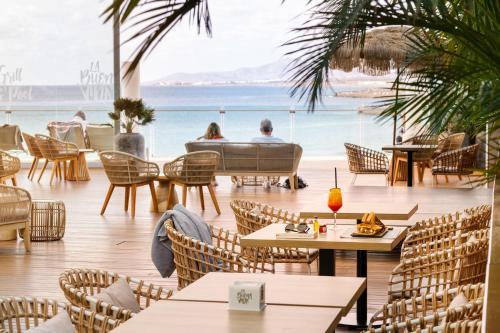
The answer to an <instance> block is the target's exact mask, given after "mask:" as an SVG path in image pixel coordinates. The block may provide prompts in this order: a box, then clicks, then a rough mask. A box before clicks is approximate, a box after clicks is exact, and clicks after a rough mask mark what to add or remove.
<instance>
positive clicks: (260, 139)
mask: <svg viewBox="0 0 500 333" xmlns="http://www.w3.org/2000/svg"><path fill="white" fill-rule="evenodd" d="M260 133H261V134H262V135H261V136H257V137H255V138H253V139H252V142H257V143H284V142H285V141H283V139H280V138H278V137H275V136H273V123H272V122H271V121H270V120H269V119H267V118H266V119H263V120H262V121H261V122H260Z"/></svg>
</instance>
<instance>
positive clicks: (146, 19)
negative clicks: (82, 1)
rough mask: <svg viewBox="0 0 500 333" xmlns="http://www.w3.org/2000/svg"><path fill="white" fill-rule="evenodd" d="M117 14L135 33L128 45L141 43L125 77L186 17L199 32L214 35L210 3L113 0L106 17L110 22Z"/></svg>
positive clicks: (175, 0)
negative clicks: (202, 30)
mask: <svg viewBox="0 0 500 333" xmlns="http://www.w3.org/2000/svg"><path fill="white" fill-rule="evenodd" d="M115 15H118V17H119V22H120V23H121V24H124V23H127V24H128V26H127V29H129V30H130V31H131V36H130V37H129V38H128V39H127V40H126V41H125V42H129V41H132V40H139V45H138V46H137V48H136V49H135V51H134V53H133V54H132V62H131V65H130V67H129V68H128V70H127V73H125V75H127V74H129V73H131V72H133V71H134V69H135V68H136V67H137V66H138V64H139V62H140V61H141V59H142V58H143V57H145V56H147V55H148V54H149V53H150V52H151V51H152V50H153V49H154V48H155V47H156V46H157V45H158V43H159V42H161V41H162V39H163V38H164V37H165V36H166V35H167V33H168V32H170V31H171V30H172V28H173V27H175V25H176V24H178V23H179V22H180V21H181V20H182V19H183V18H185V17H187V18H188V19H189V23H191V24H195V25H196V26H197V28H198V33H200V32H201V29H202V27H203V28H204V29H205V31H206V32H207V34H208V35H211V33H212V23H211V19H210V11H209V9H208V1H207V0H113V2H112V3H111V4H110V5H109V6H108V7H106V9H105V10H104V12H103V13H102V16H103V17H104V21H105V22H108V21H110V20H113V17H114V16H115Z"/></svg>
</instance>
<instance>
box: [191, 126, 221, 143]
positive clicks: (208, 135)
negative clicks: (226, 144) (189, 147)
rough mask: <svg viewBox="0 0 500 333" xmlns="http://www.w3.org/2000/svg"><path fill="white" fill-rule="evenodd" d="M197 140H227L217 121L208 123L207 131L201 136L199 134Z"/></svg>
mask: <svg viewBox="0 0 500 333" xmlns="http://www.w3.org/2000/svg"><path fill="white" fill-rule="evenodd" d="M197 140H200V141H227V139H226V138H225V137H223V136H222V133H221V130H220V126H219V125H218V124H217V123H210V124H209V125H208V128H207V131H206V132H205V134H204V135H203V136H200V137H199V138H198V139H197Z"/></svg>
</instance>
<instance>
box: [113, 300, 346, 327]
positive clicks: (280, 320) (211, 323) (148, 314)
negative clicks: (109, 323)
mask: <svg viewBox="0 0 500 333" xmlns="http://www.w3.org/2000/svg"><path fill="white" fill-rule="evenodd" d="M341 313H342V312H341V309H339V308H333V307H309V306H293V305H272V304H269V305H267V306H266V307H265V308H264V310H262V311H258V312H253V311H237V310H229V309H228V304H227V303H220V302H197V301H182V302H181V301H174V300H167V301H160V302H156V303H155V304H152V305H151V306H150V307H148V308H147V309H145V310H142V311H141V312H140V313H139V314H137V315H135V316H133V317H132V318H131V319H129V320H127V321H126V322H124V323H122V324H121V325H120V326H118V327H117V328H115V329H114V330H113V332H116V333H138V332H144V333H146V332H147V333H165V332H168V333H190V332H217V333H257V332H259V333H276V332H287V333H304V332H308V333H324V332H328V333H330V332H334V331H335V327H336V326H337V324H338V322H339V320H340V318H341Z"/></svg>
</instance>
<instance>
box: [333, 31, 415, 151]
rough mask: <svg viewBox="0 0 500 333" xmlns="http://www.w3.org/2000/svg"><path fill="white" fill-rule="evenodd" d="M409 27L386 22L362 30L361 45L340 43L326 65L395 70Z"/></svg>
mask: <svg viewBox="0 0 500 333" xmlns="http://www.w3.org/2000/svg"><path fill="white" fill-rule="evenodd" d="M409 30H410V28H409V27H402V26H390V27H383V28H374V29H371V30H369V31H367V32H366V34H365V40H364V45H363V47H362V48H360V47H359V44H358V45H354V46H353V45H344V46H342V47H341V48H339V49H338V50H337V52H335V54H334V56H333V57H332V59H331V61H330V68H332V69H341V70H343V71H345V72H351V71H352V70H353V68H358V70H359V71H360V72H361V73H364V74H368V75H373V76H379V75H385V74H388V73H389V72H390V71H391V69H396V70H397V71H398V74H399V71H400V69H401V67H402V64H403V61H404V60H405V58H406V55H407V54H408V50H409V44H410V40H409V39H408V37H406V36H407V33H408V31H409ZM398 83H399V81H397V82H396V103H397V102H398V94H399V89H398V86H399V85H398ZM396 126H397V115H396V114H395V115H394V128H393V137H392V141H393V144H394V143H395V141H396Z"/></svg>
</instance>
